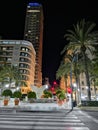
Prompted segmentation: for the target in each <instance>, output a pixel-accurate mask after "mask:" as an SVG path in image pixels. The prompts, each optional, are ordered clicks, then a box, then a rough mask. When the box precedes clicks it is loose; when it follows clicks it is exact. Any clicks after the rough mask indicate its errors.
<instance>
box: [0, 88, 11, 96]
mask: <svg viewBox="0 0 98 130" xmlns="http://www.w3.org/2000/svg"><path fill="white" fill-rule="evenodd" d="M2 96H5V97H7V96H10V97H12V91H11V90H10V89H5V90H4V91H3V92H2Z"/></svg>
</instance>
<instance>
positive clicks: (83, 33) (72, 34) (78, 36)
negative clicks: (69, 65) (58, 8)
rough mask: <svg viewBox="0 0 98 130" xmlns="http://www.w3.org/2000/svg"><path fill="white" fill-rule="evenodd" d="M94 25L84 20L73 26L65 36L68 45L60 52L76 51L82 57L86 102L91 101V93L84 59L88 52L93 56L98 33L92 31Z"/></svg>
mask: <svg viewBox="0 0 98 130" xmlns="http://www.w3.org/2000/svg"><path fill="white" fill-rule="evenodd" d="M95 26H96V24H95V23H93V22H90V21H87V22H86V21H85V19H83V20H81V21H80V22H77V24H76V25H73V27H74V31H73V30H68V34H65V37H66V40H68V41H69V43H68V45H66V46H65V47H64V49H63V51H62V52H61V53H62V54H63V53H64V52H66V51H67V50H70V49H71V50H77V51H78V52H81V53H82V55H83V62H84V67H85V75H86V81H87V86H88V100H91V92H90V81H89V72H88V64H87V60H86V57H87V56H88V52H89V53H90V54H93V51H94V44H96V42H97V40H98V33H97V32H96V31H93V29H94V27H95Z"/></svg>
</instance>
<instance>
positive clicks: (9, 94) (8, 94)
mask: <svg viewBox="0 0 98 130" xmlns="http://www.w3.org/2000/svg"><path fill="white" fill-rule="evenodd" d="M2 96H4V106H7V105H8V102H9V98H10V97H12V91H11V90H10V89H5V90H4V91H3V92H2Z"/></svg>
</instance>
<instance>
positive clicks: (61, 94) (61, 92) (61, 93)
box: [56, 89, 66, 100]
mask: <svg viewBox="0 0 98 130" xmlns="http://www.w3.org/2000/svg"><path fill="white" fill-rule="evenodd" d="M56 96H57V97H58V99H60V100H63V99H65V98H66V96H65V92H64V90H61V89H58V90H57V91H56Z"/></svg>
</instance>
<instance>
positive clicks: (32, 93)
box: [27, 91, 36, 99]
mask: <svg viewBox="0 0 98 130" xmlns="http://www.w3.org/2000/svg"><path fill="white" fill-rule="evenodd" d="M27 97H28V98H34V99H36V93H35V92H34V91H33V92H32V91H31V92H29V93H28V94H27Z"/></svg>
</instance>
